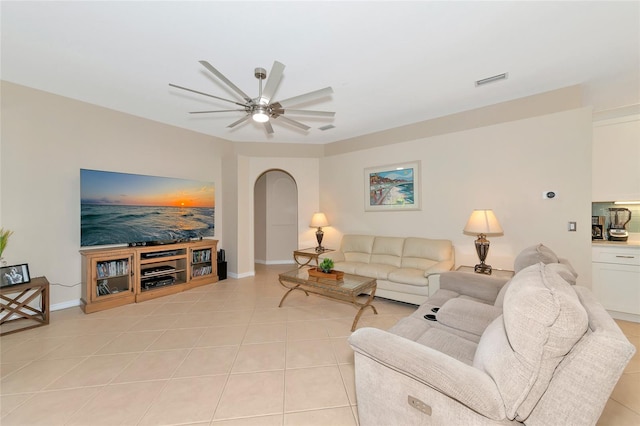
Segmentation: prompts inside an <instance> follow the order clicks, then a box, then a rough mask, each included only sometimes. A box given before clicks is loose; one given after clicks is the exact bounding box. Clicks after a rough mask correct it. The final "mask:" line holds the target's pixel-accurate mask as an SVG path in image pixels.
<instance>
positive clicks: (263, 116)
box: [251, 107, 269, 123]
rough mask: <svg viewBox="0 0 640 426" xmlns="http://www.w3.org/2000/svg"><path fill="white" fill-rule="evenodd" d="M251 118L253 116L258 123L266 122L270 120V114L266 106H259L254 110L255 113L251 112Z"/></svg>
mask: <svg viewBox="0 0 640 426" xmlns="http://www.w3.org/2000/svg"><path fill="white" fill-rule="evenodd" d="M251 118H253V121H255V122H256V123H266V122H267V121H269V114H267V110H266V109H265V108H263V107H258V108H256V110H255V111H253V114H251Z"/></svg>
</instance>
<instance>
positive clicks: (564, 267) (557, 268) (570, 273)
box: [547, 262, 578, 285]
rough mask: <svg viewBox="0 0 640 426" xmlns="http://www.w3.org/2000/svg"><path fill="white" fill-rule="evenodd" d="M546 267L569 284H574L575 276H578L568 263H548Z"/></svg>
mask: <svg viewBox="0 0 640 426" xmlns="http://www.w3.org/2000/svg"><path fill="white" fill-rule="evenodd" d="M547 267H548V268H549V269H550V270H552V271H553V272H555V273H557V274H558V275H560V276H561V277H562V279H563V280H565V281H566V282H568V283H569V284H571V285H576V277H577V276H578V274H577V273H575V271H574V269H573V267H572V266H571V264H570V263H562V262H561V263H550V264H548V265H547Z"/></svg>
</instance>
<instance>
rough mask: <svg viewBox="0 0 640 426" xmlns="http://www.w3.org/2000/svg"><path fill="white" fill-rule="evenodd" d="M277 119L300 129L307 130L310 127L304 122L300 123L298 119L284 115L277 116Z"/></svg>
mask: <svg viewBox="0 0 640 426" xmlns="http://www.w3.org/2000/svg"><path fill="white" fill-rule="evenodd" d="M277 120H282V121H284V122H285V123H289V124H291V125H293V126H296V127H298V128H300V129H302V130H309V129H310V128H311V127H309V126H307V125H306V124H302V123H301V122H299V121H296V120H292V119H290V118H288V117H285V116H284V115H280V116H278V118H277Z"/></svg>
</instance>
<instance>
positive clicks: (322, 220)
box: [309, 212, 329, 252]
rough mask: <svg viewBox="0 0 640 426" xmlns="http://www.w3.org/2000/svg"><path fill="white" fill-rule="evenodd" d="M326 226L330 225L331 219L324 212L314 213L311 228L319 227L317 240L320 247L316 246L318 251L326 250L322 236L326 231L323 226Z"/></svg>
mask: <svg viewBox="0 0 640 426" xmlns="http://www.w3.org/2000/svg"><path fill="white" fill-rule="evenodd" d="M324 226H329V221H328V220H327V217H326V216H325V215H324V213H321V212H318V213H314V214H313V217H312V218H311V223H310V224H309V228H318V230H317V231H316V240H318V247H316V251H318V252H321V251H323V250H324V247H322V237H324V231H323V230H322V228H323V227H324Z"/></svg>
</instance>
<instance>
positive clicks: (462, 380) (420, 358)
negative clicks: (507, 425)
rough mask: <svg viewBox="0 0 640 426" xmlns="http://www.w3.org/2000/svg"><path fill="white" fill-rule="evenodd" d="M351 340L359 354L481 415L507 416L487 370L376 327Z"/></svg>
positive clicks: (354, 334)
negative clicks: (485, 371) (483, 370)
mask: <svg viewBox="0 0 640 426" xmlns="http://www.w3.org/2000/svg"><path fill="white" fill-rule="evenodd" d="M349 343H350V344H351V347H352V348H353V349H354V351H356V352H357V353H359V354H361V355H363V356H365V357H368V358H370V359H373V360H375V361H376V362H377V363H379V364H381V365H382V366H384V367H387V368H391V369H393V370H395V371H397V372H399V373H401V374H404V375H406V376H408V377H411V378H412V379H413V380H416V381H418V382H421V383H423V384H424V385H426V386H429V387H431V388H433V389H436V390H437V391H439V392H440V393H443V394H445V395H447V396H449V397H451V398H452V399H455V400H456V401H459V402H460V403H461V404H463V405H465V406H467V407H469V408H470V409H472V410H474V411H476V412H478V413H480V414H481V415H483V416H485V417H488V418H490V419H494V420H502V419H504V418H505V416H506V414H505V410H504V403H503V402H502V398H501V396H500V394H499V392H498V389H497V387H496V385H495V383H494V382H493V380H492V379H491V378H490V377H489V376H488V375H487V374H485V373H484V372H482V371H480V370H478V369H477V368H474V367H472V366H470V365H467V364H465V363H463V362H461V361H458V360H457V359H455V358H452V357H450V356H448V355H445V354H443V353H441V352H438V351H436V350H435V349H432V348H429V347H427V346H424V345H421V344H420V343H416V342H414V341H412V340H409V339H405V338H404V337H400V336H397V335H395V334H392V333H389V332H387V331H383V330H379V329H376V328H368V327H365V328H361V329H358V330H356V331H355V332H354V333H353V334H352V335H351V336H350V337H349Z"/></svg>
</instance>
